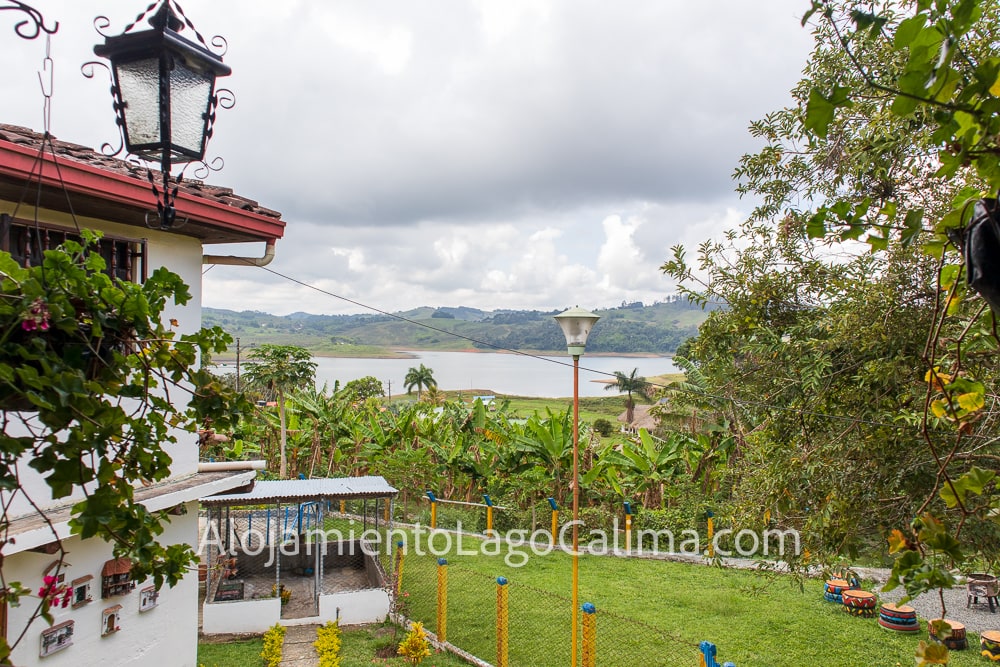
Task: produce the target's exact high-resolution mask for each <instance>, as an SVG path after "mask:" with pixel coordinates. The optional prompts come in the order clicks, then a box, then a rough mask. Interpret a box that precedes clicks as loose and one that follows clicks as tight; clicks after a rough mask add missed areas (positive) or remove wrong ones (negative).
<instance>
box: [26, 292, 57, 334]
mask: <svg viewBox="0 0 1000 667" xmlns="http://www.w3.org/2000/svg"><path fill="white" fill-rule="evenodd" d="M49 317H50V314H49V307H48V304H46V303H45V301H44V300H43V299H42V298H41V297H38V298H37V299H35V300H34V301H32V302H31V307H29V308H28V310H27V311H25V312H24V313H23V314H22V315H21V328H22V329H24V330H25V331H36V330H37V331H48V330H49Z"/></svg>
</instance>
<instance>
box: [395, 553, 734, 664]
mask: <svg viewBox="0 0 1000 667" xmlns="http://www.w3.org/2000/svg"><path fill="white" fill-rule="evenodd" d="M397 555H399V554H398V552H397ZM402 562H403V566H402V579H401V583H400V594H399V595H400V597H399V600H400V604H399V607H398V611H399V613H400V614H401V615H402V616H404V617H405V618H408V619H410V620H413V621H421V622H423V623H424V627H425V628H427V629H428V630H429V631H432V632H434V633H435V634H436V635H437V636H438V639H439V640H440V641H445V642H446V643H447V644H450V645H452V646H455V647H458V648H460V649H461V650H462V651H464V652H467V653H470V654H472V655H474V656H476V657H477V658H479V659H480V660H483V661H485V662H487V663H490V664H491V665H495V666H496V667H522V666H525V667H533V666H538V667H549V666H551V665H570V664H572V662H571V653H572V650H573V641H572V639H573V632H572V627H573V611H572V609H573V605H572V602H571V600H570V599H569V598H567V597H564V596H562V595H557V594H555V593H552V592H550V591H547V590H543V589H540V588H537V587H534V586H530V585H527V584H523V583H518V582H516V581H508V580H506V579H505V578H504V577H499V578H497V577H493V576H490V575H487V574H484V573H482V572H478V571H476V570H473V569H470V568H467V567H464V566H462V565H455V564H448V563H447V561H446V560H445V559H437V558H435V557H432V556H430V555H427V554H424V555H417V554H414V553H405V554H402ZM442 587H443V588H444V590H442ZM442 603H443V608H442ZM581 607H582V608H581V610H580V612H579V615H578V616H577V641H576V654H577V662H576V664H577V665H580V667H594V666H596V665H602V666H607V667H611V666H615V667H617V666H618V665H644V666H646V665H648V666H651V667H697V666H698V665H702V666H703V667H718V666H719V663H717V662H715V647H714V646H713V645H711V644H709V643H708V642H702V643H700V644H699V643H695V642H691V641H688V640H685V639H682V638H680V637H678V636H677V635H675V634H674V633H671V632H670V631H669V630H666V629H664V628H659V627H656V626H655V625H652V624H649V623H646V622H644V621H641V620H638V619H635V618H629V617H627V616H623V615H621V614H616V613H612V612H609V611H606V610H602V609H601V606H600V600H588V601H586V603H585V604H583V605H581ZM726 665H731V663H726Z"/></svg>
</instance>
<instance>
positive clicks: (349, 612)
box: [319, 588, 389, 625]
mask: <svg viewBox="0 0 1000 667" xmlns="http://www.w3.org/2000/svg"><path fill="white" fill-rule="evenodd" d="M319 615H320V618H322V619H323V621H324V622H325V621H332V620H336V619H337V618H339V619H340V624H341V625H360V624H362V623H381V622H382V621H384V620H385V617H386V616H388V615H389V593H388V592H387V591H385V590H383V589H381V588H373V589H369V590H364V591H348V592H345V593H331V594H329V595H320V596H319Z"/></svg>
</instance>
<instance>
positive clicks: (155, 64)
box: [94, 0, 232, 227]
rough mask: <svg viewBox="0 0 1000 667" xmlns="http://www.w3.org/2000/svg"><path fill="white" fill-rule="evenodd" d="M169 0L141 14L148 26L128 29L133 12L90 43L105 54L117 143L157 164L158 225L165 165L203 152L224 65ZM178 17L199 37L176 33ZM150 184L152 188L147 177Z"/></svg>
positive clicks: (163, 209) (166, 223) (167, 202)
mask: <svg viewBox="0 0 1000 667" xmlns="http://www.w3.org/2000/svg"><path fill="white" fill-rule="evenodd" d="M172 4H173V3H172V2H171V0H165V1H164V2H163V4H162V5H161V6H160V8H159V9H158V10H157V11H156V13H155V14H153V16H152V17H151V18H150V19H149V24H150V26H152V28H151V29H150V30H142V31H137V32H129V31H130V30H131V29H132V28H133V27H134V26H135V25H136V24H137V23H138V21H139V20H140V19H141V18H142V15H141V16H140V17H139V19H137V20H136V22H134V23H132V24H131V25H130V26H128V27H127V28H126V29H125V32H124V33H122V34H121V35H117V36H113V37H106V38H105V41H104V44H98V45H96V46H95V47H94V53H95V54H97V55H98V56H100V57H102V58H107V59H108V60H110V61H111V72H112V82H113V83H112V95H113V96H114V107H115V113H116V115H117V122H118V124H119V126H121V130H122V136H123V139H124V142H125V149H126V150H127V151H128V152H129V153H132V154H133V155H136V156H138V157H140V158H142V159H144V160H147V161H150V162H159V164H160V171H161V173H162V175H163V191H164V192H163V201H159V193H158V192H157V197H158V202H157V208H158V209H159V214H160V226H161V227H170V226H172V225H173V217H174V215H173V197H172V196H171V193H170V192H169V176H170V169H171V165H173V164H183V163H187V162H197V161H203V160H204V158H205V148H206V145H207V143H208V140H209V138H210V137H211V136H212V124H213V122H214V120H215V108H216V105H217V104H218V99H217V96H216V90H215V80H216V78H217V77H220V76H228V75H229V74H230V73H231V71H232V70H231V69H230V68H229V66H228V65H226V64H225V63H223V62H222V58H221V57H220V56H218V55H216V54H215V53H212V52H211V51H210V50H209V49H208V48H207V46H205V45H204V40H203V39H202V38H201V35H199V34H198V33H197V31H194V28H193V26H192V25H191V23H190V21H188V20H187V19H186V18H184V19H183V20H182V18H181V17H183V13H181V15H180V16H178V14H177V13H175V12H174V10H173V8H172V7H171V5H172ZM178 10H180V8H179V7H178ZM185 24H186V25H187V26H188V27H191V29H192V31H193V32H195V35H196V36H197V37H198V39H199V40H200V41H201V42H202V44H198V43H196V42H192V41H190V40H188V39H185V38H184V37H182V36H181V35H180V32H181V31H182V30H183V29H184V26H185ZM213 41H214V40H213ZM151 180H152V178H151ZM153 188H154V192H155V191H156V186H155V184H154V186H153ZM175 193H176V186H175V189H174V194H175Z"/></svg>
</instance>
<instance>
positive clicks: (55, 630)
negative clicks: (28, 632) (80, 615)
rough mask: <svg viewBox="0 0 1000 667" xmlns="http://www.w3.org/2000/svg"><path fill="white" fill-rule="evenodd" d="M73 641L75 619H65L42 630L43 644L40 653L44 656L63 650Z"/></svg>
mask: <svg viewBox="0 0 1000 667" xmlns="http://www.w3.org/2000/svg"><path fill="white" fill-rule="evenodd" d="M72 643H73V621H65V622H63V623H60V624H59V625H53V626H52V627H51V628H49V629H47V630H42V646H41V650H40V651H39V655H40V656H42V657H43V658H44V657H45V656H47V655H52V654H53V653H55V652H56V651H61V650H63V649H64V648H66V647H68V646H70V645H71V644H72Z"/></svg>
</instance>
